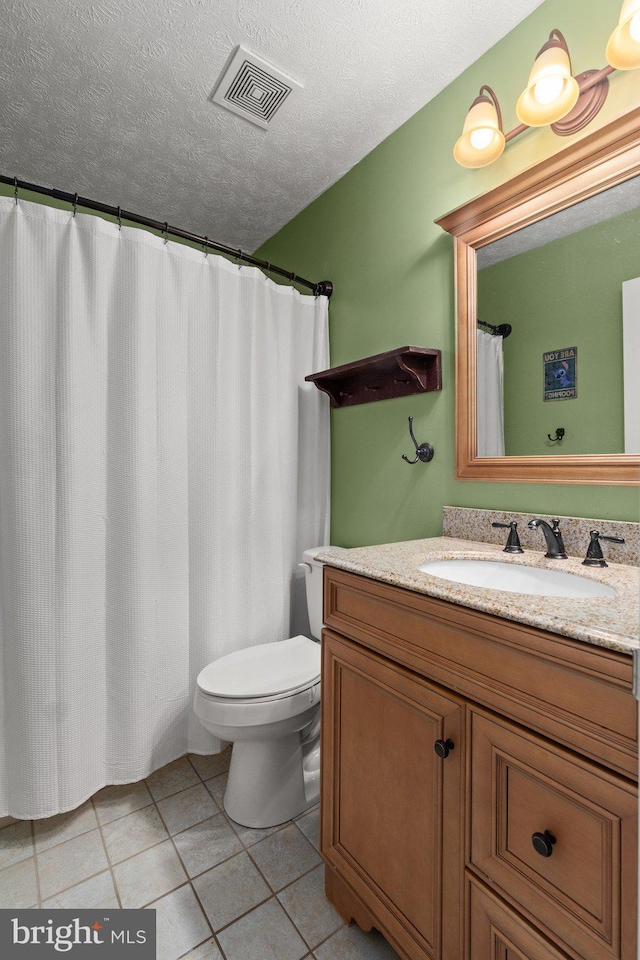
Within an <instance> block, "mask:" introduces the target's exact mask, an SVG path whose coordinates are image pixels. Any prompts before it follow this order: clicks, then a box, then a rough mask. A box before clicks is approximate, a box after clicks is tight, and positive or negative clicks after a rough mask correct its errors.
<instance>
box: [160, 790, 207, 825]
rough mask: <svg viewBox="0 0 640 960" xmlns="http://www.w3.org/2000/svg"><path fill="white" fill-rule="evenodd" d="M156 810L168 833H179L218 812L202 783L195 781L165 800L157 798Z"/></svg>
mask: <svg viewBox="0 0 640 960" xmlns="http://www.w3.org/2000/svg"><path fill="white" fill-rule="evenodd" d="M158 810H159V811H160V813H161V814H162V819H163V820H164V822H165V823H166V825H167V829H168V830H169V833H179V832H180V831H181V830H186V829H187V827H192V826H193V825H194V823H199V822H200V821H201V820H207V819H208V818H209V817H213V816H215V814H216V813H219V812H220V810H219V808H218V805H217V803H216V802H215V800H214V799H213V797H212V796H211V794H210V793H209V791H208V790H207V788H206V787H205V785H204V783H197V784H196V785H195V786H194V787H189V788H188V789H187V790H182V791H181V792H180V793H176V794H174V795H173V796H172V797H167V799H166V800H159V801H158Z"/></svg>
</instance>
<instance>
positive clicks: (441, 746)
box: [433, 739, 455, 760]
mask: <svg viewBox="0 0 640 960" xmlns="http://www.w3.org/2000/svg"><path fill="white" fill-rule="evenodd" d="M454 747H455V743H454V742H453V740H451V739H449V740H436V742H435V743H434V745H433V749H434V750H435V752H436V753H437V754H438V756H439V757H440V759H441V760H446V758H447V757H448V756H449V752H450V751H451V750H453V748H454Z"/></svg>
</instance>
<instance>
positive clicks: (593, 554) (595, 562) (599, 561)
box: [582, 530, 625, 567]
mask: <svg viewBox="0 0 640 960" xmlns="http://www.w3.org/2000/svg"><path fill="white" fill-rule="evenodd" d="M589 536H590V537H591V539H590V540H589V546H588V547H587V555H586V557H585V558H584V560H583V561H582V564H583V566H585V567H607V566H609V564H608V563H607V562H606V560H605V559H604V556H603V554H602V547H601V546H600V541H601V540H608V541H609V542H610V543H624V542H625V540H624V537H605V536H603V535H602V534H601V533H599V532H598V531H597V530H590V531H589Z"/></svg>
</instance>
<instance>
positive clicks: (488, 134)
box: [469, 127, 495, 150]
mask: <svg viewBox="0 0 640 960" xmlns="http://www.w3.org/2000/svg"><path fill="white" fill-rule="evenodd" d="M494 136H495V130H491V128H490V127H479V128H478V129H477V130H472V132H471V136H470V137H469V139H470V140H471V146H472V147H473V148H474V150H484V149H485V147H488V146H489V144H490V143H491V141H492V140H493V138H494Z"/></svg>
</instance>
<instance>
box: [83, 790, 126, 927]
mask: <svg viewBox="0 0 640 960" xmlns="http://www.w3.org/2000/svg"><path fill="white" fill-rule="evenodd" d="M91 802H92V803H93V809H94V812H95V815H96V820H98V830H99V831H100V839H101V840H102V846H103V847H104V855H105V857H106V858H107V868H108V870H109V874H110V876H111V882H112V884H113V889H114V890H115V892H116V899H117V901H118V903H119V904H120V909H122V897H121V896H120V890H119V889H118V884H117V883H116V875H115V873H114V871H113V864H112V863H111V857H110V856H109V851H108V849H107V841H106V840H105V838H104V834H103V832H102V824H101V823H100V820H99V819H98V811H97V810H96V805H95V803H94V800H93V797H92V798H91Z"/></svg>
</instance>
